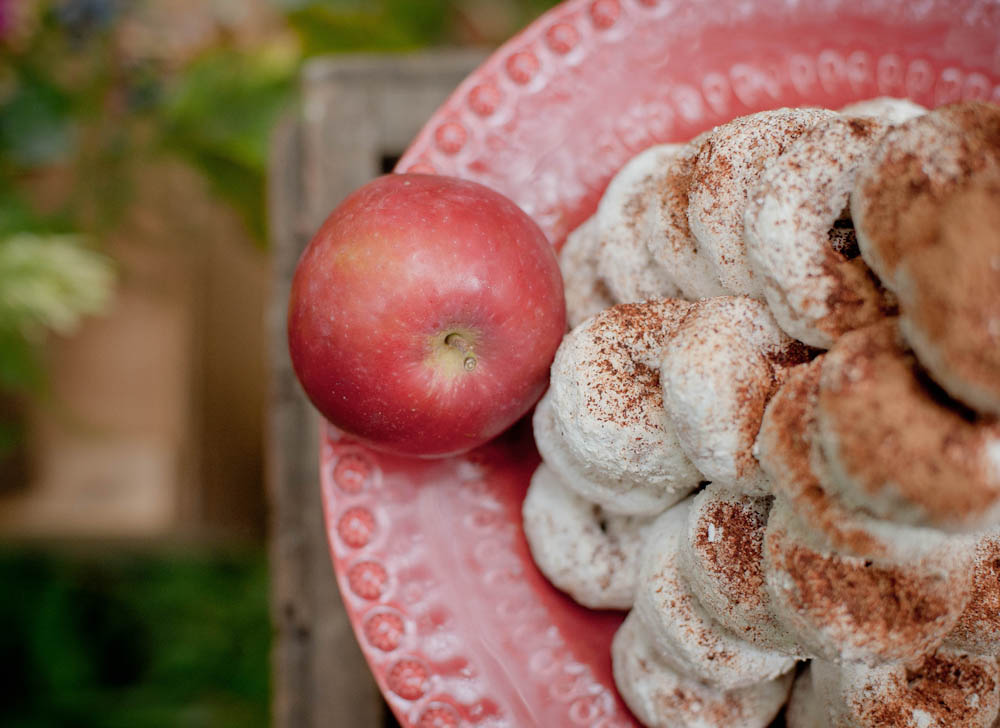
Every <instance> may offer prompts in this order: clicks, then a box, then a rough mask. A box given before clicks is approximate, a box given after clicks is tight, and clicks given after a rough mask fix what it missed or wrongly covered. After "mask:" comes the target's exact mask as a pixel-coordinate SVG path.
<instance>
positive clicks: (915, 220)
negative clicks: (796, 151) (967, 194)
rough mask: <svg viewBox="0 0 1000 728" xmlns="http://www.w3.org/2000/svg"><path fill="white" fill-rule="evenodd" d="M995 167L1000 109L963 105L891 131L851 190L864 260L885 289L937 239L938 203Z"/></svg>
mask: <svg viewBox="0 0 1000 728" xmlns="http://www.w3.org/2000/svg"><path fill="white" fill-rule="evenodd" d="M998 168H1000V106H996V105H994V104H988V103H984V102H979V101H966V102H963V103H960V104H954V105H952V106H943V107H941V108H938V109H935V110H933V111H931V112H928V113H926V114H924V115H923V116H919V117H917V118H914V119H910V120H909V121H906V122H904V123H902V124H899V125H898V126H894V127H892V128H891V129H889V131H888V132H887V133H886V134H885V136H883V137H882V141H881V142H880V143H879V146H878V148H877V149H876V151H875V153H874V155H873V156H872V158H871V160H870V161H869V163H868V165H867V166H865V167H864V168H863V169H862V170H861V172H860V173H859V174H858V178H857V182H856V184H855V187H854V191H853V192H852V193H851V217H852V218H853V220H854V228H855V232H856V234H857V239H858V247H859V248H860V250H861V256H862V257H863V258H864V259H865V262H867V263H868V265H869V266H870V267H871V268H872V270H874V271H875V273H876V274H877V275H878V276H879V278H881V279H882V283H883V284H885V286H886V287H887V288H889V289H890V290H893V291H895V290H896V288H897V274H898V268H899V263H900V261H901V260H902V259H903V258H904V257H906V256H908V255H910V254H912V253H914V252H916V251H919V250H921V249H922V248H924V247H926V246H927V245H928V243H929V242H933V234H934V231H935V230H936V229H937V225H936V224H935V223H936V219H937V217H938V216H939V214H940V202H941V200H942V199H944V198H946V197H950V196H951V194H952V193H953V192H954V190H955V189H956V188H957V187H962V186H964V185H965V184H967V183H968V181H969V180H970V179H972V178H975V177H977V176H979V175H981V174H983V173H984V172H987V173H995V172H996V171H997V169H998Z"/></svg>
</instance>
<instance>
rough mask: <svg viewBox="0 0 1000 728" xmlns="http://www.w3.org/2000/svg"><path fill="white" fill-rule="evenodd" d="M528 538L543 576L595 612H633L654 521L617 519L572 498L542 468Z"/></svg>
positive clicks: (527, 503) (532, 490)
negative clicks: (645, 544) (641, 558)
mask: <svg viewBox="0 0 1000 728" xmlns="http://www.w3.org/2000/svg"><path fill="white" fill-rule="evenodd" d="M522 513H523V522H524V535H525V537H526V538H527V540H528V546H529V547H530V549H531V555H532V558H533V559H534V561H535V564H537V565H538V568H539V570H541V572H542V573H543V574H545V576H546V577H547V578H548V580H549V581H551V582H552V583H553V584H554V585H555V586H556V587H558V588H559V589H561V590H562V591H564V592H566V593H567V594H569V595H570V596H571V597H573V599H574V600H575V601H577V602H578V603H579V604H582V605H583V606H585V607H590V608H591V609H628V608H629V607H631V606H632V600H633V598H634V594H635V579H636V573H637V571H638V564H639V551H640V549H641V548H642V541H643V537H644V535H645V531H646V529H647V527H648V526H649V525H650V524H651V523H652V521H653V519H652V518H649V517H647V518H642V517H630V516H613V515H608V514H605V513H604V512H603V511H602V510H601V508H600V506H596V505H594V504H592V503H590V502H588V501H586V500H584V499H583V498H581V497H580V496H578V495H576V494H575V493H574V492H572V491H571V490H570V489H569V488H568V487H567V486H566V485H565V484H564V483H563V482H562V481H561V480H560V478H559V476H558V475H557V474H556V472H555V471H554V470H553V469H552V468H551V467H549V466H548V465H546V464H545V463H542V464H541V465H540V466H539V467H538V469H537V470H535V473H534V475H533V476H532V478H531V485H530V486H529V487H528V492H527V495H526V496H525V498H524V504H523V506H522Z"/></svg>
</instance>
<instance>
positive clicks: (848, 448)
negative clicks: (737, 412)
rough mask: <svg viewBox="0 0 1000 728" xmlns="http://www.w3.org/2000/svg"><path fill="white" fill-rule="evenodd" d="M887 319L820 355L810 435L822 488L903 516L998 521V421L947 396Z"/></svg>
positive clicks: (936, 522)
mask: <svg viewBox="0 0 1000 728" xmlns="http://www.w3.org/2000/svg"><path fill="white" fill-rule="evenodd" d="M946 399H947V398H945V397H942V394H941V393H940V391H939V390H937V388H936V387H935V386H934V385H933V383H931V382H930V381H928V380H927V379H926V377H924V376H923V374H922V373H921V371H920V370H919V369H918V367H917V363H916V360H915V359H914V357H913V355H912V354H910V353H909V352H908V351H907V350H906V347H905V345H904V343H903V341H902V338H901V337H900V335H899V331H898V328H897V326H896V320H895V319H887V320H886V321H884V322H880V323H878V324H875V325H873V326H870V327H868V328H865V329H861V330H858V331H853V332H851V333H849V334H846V335H845V336H843V337H842V338H841V339H840V340H839V341H838V342H837V344H836V345H835V346H834V347H833V349H831V350H830V351H829V352H828V353H827V355H826V357H825V360H824V362H823V371H822V376H821V379H820V389H819V396H818V399H817V417H816V431H817V437H818V443H819V445H820V449H821V451H822V455H823V457H824V459H825V463H826V465H827V466H828V468H829V472H830V475H831V478H830V482H829V483H824V485H825V486H827V487H828V488H829V489H830V492H831V493H832V494H834V495H835V496H836V497H838V498H840V499H841V500H843V501H844V502H845V503H847V504H849V505H851V506H854V507H856V508H864V509H866V510H868V511H870V512H871V513H873V514H875V515H876V516H879V517H882V518H886V519H892V520H895V521H899V522H903V523H912V524H929V525H932V526H935V527H938V528H945V529H951V530H972V529H976V528H980V527H984V526H989V525H993V524H997V523H1000V423H997V421H996V420H995V419H986V418H977V417H975V416H973V415H971V414H970V413H968V412H966V411H964V410H963V409H961V408H959V407H956V406H955V405H954V404H953V403H950V402H949V401H946Z"/></svg>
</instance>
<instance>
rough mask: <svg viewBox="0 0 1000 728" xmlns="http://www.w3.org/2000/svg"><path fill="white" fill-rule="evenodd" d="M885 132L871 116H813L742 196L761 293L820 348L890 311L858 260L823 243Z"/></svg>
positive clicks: (790, 330) (780, 317) (790, 327)
mask: <svg viewBox="0 0 1000 728" xmlns="http://www.w3.org/2000/svg"><path fill="white" fill-rule="evenodd" d="M885 129H886V127H885V126H883V125H882V124H880V123H879V122H877V121H874V120H872V119H860V118H855V117H847V116H832V117H829V118H826V119H823V120H821V121H820V122H819V123H817V124H816V125H815V126H814V127H812V128H811V129H809V130H808V131H806V132H804V133H803V134H802V135H801V136H799V137H798V138H797V139H795V140H793V141H792V142H791V143H790V144H789V145H788V148H787V149H786V150H785V151H784V153H782V155H781V156H780V157H778V158H777V159H776V160H774V161H773V162H772V163H771V164H770V165H769V166H768V167H767V169H765V170H764V172H763V173H762V174H761V176H760V183H759V184H758V185H757V187H755V188H754V189H753V191H752V192H751V193H750V197H749V199H748V201H747V206H746V214H745V217H744V221H745V225H746V229H745V238H744V239H745V243H746V250H747V258H748V259H749V261H750V264H751V266H752V268H753V270H754V273H755V274H756V276H757V280H758V281H759V282H760V284H761V285H762V287H763V292H764V297H765V298H766V299H767V303H768V305H769V306H770V307H771V310H772V312H773V313H774V317H775V319H777V321H778V324H779V325H780V326H781V328H782V329H784V331H785V332H786V333H787V334H789V335H790V336H792V337H794V338H796V339H799V340H800V341H804V342H805V343H807V344H809V345H811V346H816V347H821V348H824V349H828V348H829V347H830V346H831V345H832V344H833V342H834V341H835V340H836V339H837V338H838V337H839V336H840V335H841V334H843V333H844V332H846V331H851V330H852V329H857V328H860V327H862V326H865V325H867V324H870V323H872V322H874V321H877V320H878V319H880V318H882V317H883V316H885V315H886V313H887V312H888V311H889V310H890V304H889V302H888V300H887V298H886V295H885V292H884V290H883V289H882V287H881V286H879V285H878V282H877V281H876V280H875V278H874V277H873V276H872V274H871V271H869V270H868V267H867V266H866V265H865V263H864V261H863V260H861V259H860V258H858V257H849V256H848V255H845V254H844V253H842V252H840V251H838V250H835V249H834V248H833V247H832V246H831V233H832V232H833V231H834V230H835V225H836V224H839V223H838V221H839V220H840V218H841V216H842V213H843V210H844V208H845V207H846V206H847V204H848V199H849V197H850V193H851V190H852V189H853V188H854V181H855V177H856V176H857V172H858V169H859V168H860V167H861V166H862V165H863V164H865V163H866V162H867V158H868V156H869V155H870V153H871V151H872V149H873V148H874V147H875V145H876V144H877V142H878V140H879V138H880V137H881V136H882V134H883V133H884V131H885ZM853 255H854V256H856V255H857V251H856V249H855V250H854V253H853Z"/></svg>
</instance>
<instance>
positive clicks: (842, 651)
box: [637, 498, 971, 665]
mask: <svg viewBox="0 0 1000 728" xmlns="http://www.w3.org/2000/svg"><path fill="white" fill-rule="evenodd" d="M958 540H961V539H958ZM938 545H939V548H930V547H929V546H928V545H927V544H925V543H920V542H917V541H913V540H910V541H906V542H901V543H899V544H896V548H895V549H894V553H891V554H889V556H888V558H885V559H873V558H865V557H861V556H854V555H851V554H847V553H841V552H838V551H835V550H833V549H831V548H830V547H829V545H828V544H827V543H825V542H824V540H823V537H822V534H820V533H817V532H816V531H815V530H814V529H812V528H810V527H809V526H808V525H806V524H804V523H803V522H802V521H801V520H800V519H799V518H798V517H797V516H796V515H795V513H794V512H793V511H792V509H791V508H790V507H789V505H788V504H787V503H786V502H785V501H784V500H783V499H781V498H777V499H776V500H775V503H774V506H773V507H772V508H771V513H770V515H769V517H768V522H767V529H766V531H765V534H764V575H765V579H766V582H767V588H768V589H769V591H770V592H771V604H772V609H773V610H774V614H775V616H776V617H777V619H778V621H779V622H780V623H781V624H782V625H783V626H784V627H785V628H786V629H787V630H788V632H789V633H790V634H791V635H792V637H793V638H794V639H795V640H797V641H798V642H799V643H800V644H802V645H803V647H804V648H805V649H806V650H807V652H808V654H811V655H812V656H815V657H821V658H823V659H827V660H832V661H841V660H844V661H853V662H865V663H866V664H872V665H877V664H881V663H884V662H893V661H899V660H912V659H915V658H917V657H919V656H920V655H923V654H926V653H927V652H929V651H931V650H933V649H935V648H936V647H938V646H939V645H940V644H941V643H942V641H943V640H944V638H945V636H946V635H947V634H948V633H949V632H950V631H951V630H952V628H953V627H954V626H955V624H956V623H957V621H958V619H959V617H960V616H961V614H962V612H963V611H964V609H965V606H966V604H967V603H968V600H969V595H970V591H971V583H970V581H971V580H970V578H969V571H968V568H969V557H970V556H971V554H970V553H969V549H968V547H967V546H966V545H965V544H952V543H951V542H943V543H942V542H941V541H938ZM640 589H641V588H640ZM637 594H638V592H637Z"/></svg>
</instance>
